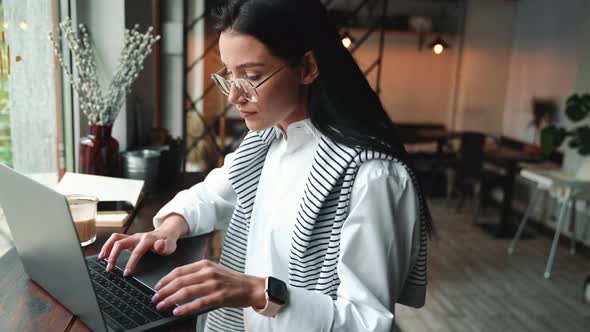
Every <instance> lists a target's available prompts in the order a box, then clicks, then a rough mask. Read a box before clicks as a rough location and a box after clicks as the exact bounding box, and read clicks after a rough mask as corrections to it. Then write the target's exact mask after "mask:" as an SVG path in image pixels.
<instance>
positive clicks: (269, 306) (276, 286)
mask: <svg viewBox="0 0 590 332" xmlns="http://www.w3.org/2000/svg"><path fill="white" fill-rule="evenodd" d="M265 287H266V290H265V292H264V297H265V298H266V305H265V306H264V308H262V309H256V308H254V310H255V311H256V312H258V313H259V314H261V315H264V316H267V317H274V316H275V315H276V314H277V313H278V312H279V311H280V310H281V308H283V307H284V306H285V305H286V304H287V297H288V295H289V294H288V292H287V285H286V284H285V283H284V282H282V281H281V280H279V279H277V278H274V277H268V278H266V282H265Z"/></svg>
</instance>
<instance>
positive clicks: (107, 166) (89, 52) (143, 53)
mask: <svg viewBox="0 0 590 332" xmlns="http://www.w3.org/2000/svg"><path fill="white" fill-rule="evenodd" d="M59 31H60V32H61V38H63V39H64V40H65V44H66V45H67V47H68V49H69V51H70V52H71V56H72V66H71V67H70V66H69V65H68V64H67V63H66V62H65V60H64V58H63V54H62V51H61V47H60V46H59V39H60V37H59V36H54V34H53V32H50V33H49V39H50V40H51V42H52V44H53V49H54V53H55V55H56V57H57V59H58V61H59V63H60V65H61V67H62V68H63V70H64V73H65V76H66V77H67V79H68V80H69V83H70V84H71V86H72V88H73V90H74V91H75V92H76V95H77V96H78V104H79V107H80V111H81V112H82V113H83V114H84V115H85V116H86V119H87V120H88V125H89V128H90V133H89V135H88V136H87V137H84V138H82V139H81V140H80V171H81V172H83V173H89V174H98V175H110V176H117V175H118V174H119V168H120V156H119V144H118V142H117V141H116V140H115V139H114V138H113V137H112V136H111V130H112V126H113V123H114V122H115V119H116V118H117V116H118V115H119V112H120V111H121V109H122V107H123V106H124V105H123V104H124V102H125V97H126V96H127V95H128V94H129V93H130V92H131V85H132V83H133V82H134V81H135V80H136V79H137V77H138V76H139V73H140V72H141V71H142V70H143V68H144V67H143V62H144V61H145V59H146V58H147V56H148V55H149V54H150V53H151V51H152V45H153V44H154V43H156V42H157V41H158V40H159V39H160V36H158V35H154V34H153V33H152V31H153V28H152V27H149V28H148V29H147V31H146V32H145V33H141V32H139V25H135V26H134V27H133V29H125V32H124V34H123V47H122V49H121V53H120V56H119V62H118V64H117V67H116V69H115V72H114V74H113V76H112V78H111V80H110V83H109V84H108V87H107V89H105V90H104V91H103V89H102V87H101V85H100V81H99V76H98V72H97V66H96V54H95V51H94V47H93V44H92V42H91V38H90V33H89V31H88V28H87V27H86V26H85V25H84V24H79V25H78V28H76V27H75V25H74V24H73V23H72V21H71V20H70V19H65V20H64V21H62V22H61V23H60V24H59Z"/></svg>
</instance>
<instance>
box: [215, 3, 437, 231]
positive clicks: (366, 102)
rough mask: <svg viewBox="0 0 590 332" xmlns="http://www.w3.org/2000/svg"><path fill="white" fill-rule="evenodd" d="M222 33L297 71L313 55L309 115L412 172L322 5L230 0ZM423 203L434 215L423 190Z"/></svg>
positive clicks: (343, 139)
mask: <svg viewBox="0 0 590 332" xmlns="http://www.w3.org/2000/svg"><path fill="white" fill-rule="evenodd" d="M213 17H214V18H215V19H216V21H217V24H216V26H215V29H216V30H217V31H218V33H221V32H222V31H224V30H226V29H228V28H230V29H232V30H233V31H236V32H239V33H244V34H247V35H251V36H253V37H255V38H256V39H258V40H259V41H261V42H262V43H263V44H265V45H266V46H267V47H268V49H269V50H270V52H271V53H272V54H273V55H274V56H276V57H278V58H281V59H284V60H285V61H287V63H289V64H290V65H292V66H296V65H298V64H300V63H301V61H302V59H303V55H304V54H305V52H307V51H309V50H312V51H313V52H314V54H315V58H316V61H317V64H318V67H319V72H320V74H319V76H318V78H317V79H316V80H315V81H314V82H313V83H312V84H311V85H310V87H309V105H308V113H309V117H310V119H311V122H312V123H313V125H314V126H315V127H316V128H317V129H318V130H319V131H320V132H321V133H322V134H324V135H325V136H327V137H329V138H330V139H331V140H333V141H335V142H338V143H342V144H344V145H347V146H351V147H359V148H369V149H373V150H377V151H381V152H384V153H386V154H389V155H391V156H393V157H395V158H398V159H399V160H401V161H403V162H404V163H406V164H407V165H408V166H410V167H412V165H411V161H410V160H409V158H408V156H407V154H406V151H405V149H404V147H403V145H402V143H401V141H400V140H399V138H398V136H397V134H396V128H395V126H394V124H393V122H392V121H391V119H390V118H389V116H388V115H387V113H386V112H385V109H384V108H383V105H382V104H381V101H380V100H379V96H377V94H376V93H375V92H374V91H373V89H372V88H371V86H370V85H369V82H368V81H367V79H366V78H365V76H364V74H363V73H362V71H361V69H360V68H359V66H358V65H357V63H356V61H355V60H354V58H353V57H352V54H351V53H350V52H349V51H348V50H347V49H346V48H345V47H344V46H343V45H342V42H341V38H340V35H339V33H338V30H337V29H336V26H335V25H334V23H333V22H332V21H331V20H330V17H329V15H328V12H327V11H326V8H325V6H324V5H323V4H322V3H321V2H320V1H319V0H228V1H227V2H225V3H224V4H223V5H221V6H219V7H217V8H215V9H214V11H213ZM416 189H417V190H418V192H419V196H420V201H421V204H422V205H423V208H424V209H425V212H426V213H427V219H428V220H427V226H428V228H429V230H430V228H431V222H430V219H431V218H430V213H429V211H428V206H427V204H426V202H425V199H424V197H423V194H422V193H421V190H420V188H416Z"/></svg>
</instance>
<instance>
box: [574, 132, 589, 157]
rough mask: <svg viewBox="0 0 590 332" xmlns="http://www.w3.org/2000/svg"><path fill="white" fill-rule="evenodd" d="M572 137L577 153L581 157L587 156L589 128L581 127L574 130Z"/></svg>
mask: <svg viewBox="0 0 590 332" xmlns="http://www.w3.org/2000/svg"><path fill="white" fill-rule="evenodd" d="M574 137H575V138H576V141H577V143H578V146H577V149H578V152H579V153H580V154H581V155H583V156H587V155H589V154H590V127H588V126H582V127H578V128H576V130H575V132H574Z"/></svg>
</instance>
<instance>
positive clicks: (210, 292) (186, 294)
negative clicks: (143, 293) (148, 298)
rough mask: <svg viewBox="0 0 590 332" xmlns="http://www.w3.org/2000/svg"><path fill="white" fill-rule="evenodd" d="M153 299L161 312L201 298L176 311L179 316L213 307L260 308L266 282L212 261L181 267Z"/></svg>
mask: <svg viewBox="0 0 590 332" xmlns="http://www.w3.org/2000/svg"><path fill="white" fill-rule="evenodd" d="M155 289H156V291H157V293H156V294H155V295H154V297H153V298H152V301H153V302H154V303H157V309H158V310H166V309H168V308H170V307H172V306H174V304H175V303H179V302H183V301H185V300H188V299H191V298H195V297H198V298H197V299H195V300H193V301H192V302H189V303H187V304H184V305H182V306H179V307H178V308H176V309H174V311H173V313H174V315H175V316H179V315H185V314H188V313H192V312H199V311H203V310H205V309H208V308H213V307H240V308H243V307H249V306H253V307H257V308H262V307H264V305H265V304H266V300H265V297H264V292H265V279H264V278H260V277H255V276H250V275H245V274H242V273H239V272H236V271H234V270H231V269H229V268H227V267H225V266H222V265H220V264H217V263H214V262H211V261H209V260H201V261H198V262H195V263H192V264H188V265H184V266H180V267H177V268H176V269H174V270H172V272H170V273H169V274H168V275H166V276H165V277H164V278H162V279H161V280H160V282H159V283H158V284H157V285H156V287H155Z"/></svg>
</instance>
